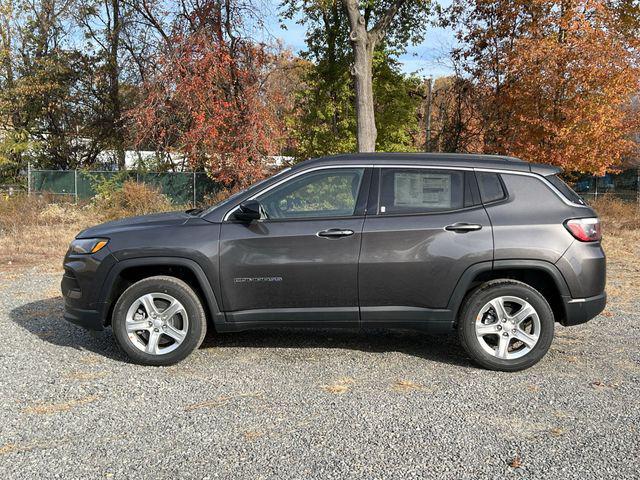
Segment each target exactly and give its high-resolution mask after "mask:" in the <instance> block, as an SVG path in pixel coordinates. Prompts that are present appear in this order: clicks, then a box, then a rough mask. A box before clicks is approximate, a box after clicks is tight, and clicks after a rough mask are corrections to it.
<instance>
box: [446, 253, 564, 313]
mask: <svg viewBox="0 0 640 480" xmlns="http://www.w3.org/2000/svg"><path fill="white" fill-rule="evenodd" d="M501 278H507V279H512V280H518V281H521V282H523V283H526V284H527V285H529V286H531V287H533V288H535V289H536V290H538V291H539V292H540V293H541V294H542V295H543V296H544V297H545V298H546V299H547V301H548V302H549V306H550V307H551V310H552V311H553V315H554V317H555V320H556V322H562V321H564V319H565V318H566V316H567V312H566V307H565V303H564V301H563V297H569V296H570V293H569V288H568V286H567V282H566V281H565V279H564V277H563V276H562V274H561V273H560V271H559V270H558V268H557V267H556V266H555V265H553V264H552V263H549V262H545V261H543V260H519V259H517V260H496V261H494V262H482V263H477V264H475V265H472V266H470V267H469V268H467V270H465V272H464V273H463V274H462V277H461V278H460V280H459V281H458V284H457V285H456V288H455V290H454V292H453V294H452V295H451V297H450V299H449V306H448V309H449V310H451V312H452V314H453V318H454V319H455V322H456V323H457V318H458V314H459V312H460V309H461V307H462V304H463V302H464V299H465V297H466V296H467V295H468V294H469V293H470V292H472V291H473V290H474V289H475V288H476V287H477V286H479V285H481V284H482V283H484V282H486V281H489V280H497V279H501Z"/></svg>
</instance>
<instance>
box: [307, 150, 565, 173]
mask: <svg viewBox="0 0 640 480" xmlns="http://www.w3.org/2000/svg"><path fill="white" fill-rule="evenodd" d="M363 162H366V163H367V164H371V165H407V164H416V165H428V166H442V167H453V166H456V167H476V168H490V169H499V170H514V171H521V172H533V173H537V174H540V175H552V174H555V173H559V172H560V171H561V169H560V168H558V167H554V166H552V165H545V164H540V163H530V162H525V161H524V160H520V159H519V158H515V157H507V156H503V155H479V154H471V153H382V152H379V153H345V154H340V155H330V156H326V157H319V158H313V159H311V160H307V161H305V162H301V163H299V164H298V165H296V167H302V168H306V167H310V166H318V165H335V164H341V165H344V164H350V163H353V164H360V163H363Z"/></svg>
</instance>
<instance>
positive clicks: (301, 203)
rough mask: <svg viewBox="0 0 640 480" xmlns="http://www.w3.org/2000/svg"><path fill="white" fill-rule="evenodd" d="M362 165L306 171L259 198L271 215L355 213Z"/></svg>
mask: <svg viewBox="0 0 640 480" xmlns="http://www.w3.org/2000/svg"><path fill="white" fill-rule="evenodd" d="M363 174H364V169H363V168H336V169H326V170H318V171H315V172H311V173H307V174H303V175H301V176H299V177H297V178H295V179H293V180H291V181H289V182H286V183H284V184H283V185H280V186H278V187H275V188H274V189H273V190H270V191H268V192H266V193H264V194H263V195H260V196H258V197H257V198H256V200H258V201H259V202H260V204H261V205H262V208H263V209H264V211H265V213H266V214H267V216H268V218H270V219H290V218H314V217H345V216H350V215H353V214H354V212H355V209H356V200H357V198H358V192H359V191H360V184H361V183H362V177H363Z"/></svg>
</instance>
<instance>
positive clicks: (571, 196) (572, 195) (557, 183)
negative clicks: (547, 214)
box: [545, 175, 584, 205]
mask: <svg viewBox="0 0 640 480" xmlns="http://www.w3.org/2000/svg"><path fill="white" fill-rule="evenodd" d="M545 178H546V179H547V180H549V182H550V183H551V185H553V186H554V187H556V188H557V189H558V190H560V193H562V194H563V195H564V196H565V197H566V198H567V199H568V200H569V201H571V202H574V203H579V204H581V205H584V200H582V198H581V197H580V195H578V194H577V193H576V192H574V191H573V189H572V188H571V187H570V186H569V185H567V184H566V183H564V182H563V181H562V179H561V178H560V177H558V176H557V175H549V176H548V177H545Z"/></svg>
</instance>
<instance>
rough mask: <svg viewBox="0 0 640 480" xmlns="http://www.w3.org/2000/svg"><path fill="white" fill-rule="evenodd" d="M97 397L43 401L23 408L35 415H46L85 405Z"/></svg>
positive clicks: (25, 411)
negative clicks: (53, 401) (66, 400)
mask: <svg viewBox="0 0 640 480" xmlns="http://www.w3.org/2000/svg"><path fill="white" fill-rule="evenodd" d="M98 398H99V397H97V396H96V395H91V396H88V397H83V398H79V399H76V400H70V401H68V402H64V403H43V404H38V405H32V406H30V407H27V408H25V409H24V410H23V412H24V413H31V414H36V415H47V414H50V413H58V412H66V411H67V410H71V409H72V408H75V407H79V406H80V405H86V404H87V403H92V402H95V401H96V400H98Z"/></svg>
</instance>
